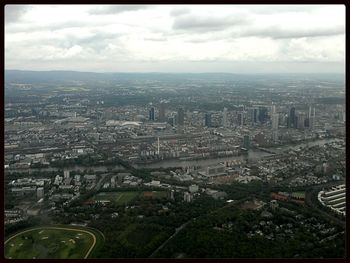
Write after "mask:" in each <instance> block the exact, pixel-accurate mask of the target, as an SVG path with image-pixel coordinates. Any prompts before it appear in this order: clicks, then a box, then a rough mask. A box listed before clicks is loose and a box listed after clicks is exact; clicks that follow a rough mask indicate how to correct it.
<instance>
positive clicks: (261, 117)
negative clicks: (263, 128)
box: [258, 107, 267, 123]
mask: <svg viewBox="0 0 350 263" xmlns="http://www.w3.org/2000/svg"><path fill="white" fill-rule="evenodd" d="M258 118H259V121H260V122H261V123H265V122H266V121H267V108H266V107H259V117H258Z"/></svg>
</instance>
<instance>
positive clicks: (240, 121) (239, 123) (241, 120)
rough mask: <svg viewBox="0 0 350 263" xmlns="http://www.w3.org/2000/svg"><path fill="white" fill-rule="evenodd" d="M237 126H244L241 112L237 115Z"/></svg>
mask: <svg viewBox="0 0 350 263" xmlns="http://www.w3.org/2000/svg"><path fill="white" fill-rule="evenodd" d="M238 125H239V126H243V125H244V113H243V112H240V113H238Z"/></svg>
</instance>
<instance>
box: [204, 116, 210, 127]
mask: <svg viewBox="0 0 350 263" xmlns="http://www.w3.org/2000/svg"><path fill="white" fill-rule="evenodd" d="M204 125H205V126H206V127H211V114H210V113H206V114H205V116H204Z"/></svg>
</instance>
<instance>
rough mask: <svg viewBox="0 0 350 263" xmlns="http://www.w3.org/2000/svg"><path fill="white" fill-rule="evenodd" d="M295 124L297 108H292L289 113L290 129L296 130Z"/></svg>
mask: <svg viewBox="0 0 350 263" xmlns="http://www.w3.org/2000/svg"><path fill="white" fill-rule="evenodd" d="M294 124H295V108H294V107H292V108H291V109H290V111H289V117H288V128H296V127H295V125H294Z"/></svg>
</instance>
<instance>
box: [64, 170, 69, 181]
mask: <svg viewBox="0 0 350 263" xmlns="http://www.w3.org/2000/svg"><path fill="white" fill-rule="evenodd" d="M69 176H70V172H69V170H64V171H63V177H64V179H67V178H69Z"/></svg>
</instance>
